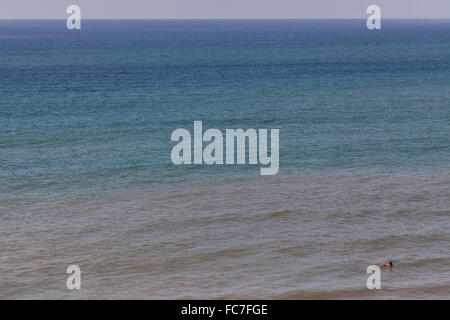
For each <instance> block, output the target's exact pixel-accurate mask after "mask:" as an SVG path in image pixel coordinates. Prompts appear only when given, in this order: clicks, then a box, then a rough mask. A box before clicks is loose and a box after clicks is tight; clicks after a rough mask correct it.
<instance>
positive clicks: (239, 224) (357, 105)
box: [0, 20, 450, 299]
mask: <svg viewBox="0 0 450 320" xmlns="http://www.w3.org/2000/svg"><path fill="white" fill-rule="evenodd" d="M199 120H201V121H202V122H203V127H204V129H205V130H206V129H209V128H217V129H219V130H222V131H223V132H225V130H226V129H228V128H233V129H234V128H242V129H248V128H267V129H279V130H280V131H279V132H280V137H279V140H280V146H279V152H280V164H279V173H278V174H277V175H274V176H260V173H259V168H260V166H259V165H250V164H246V165H211V166H209V165H206V164H203V165H181V166H178V165H174V164H173V163H172V161H171V150H172V148H173V147H174V145H175V144H176V143H175V142H172V141H171V133H172V132H173V131H174V130H175V129H178V128H185V129H187V130H190V131H191V132H192V130H193V124H194V121H199ZM0 179H1V182H2V183H1V184H0V235H1V237H0V252H1V254H0V268H1V270H2V272H0V298H3V299H5V298H8V299H30V298H32V299H35V298H37V299H45V298H56V299H112V298H120V299H131V298H136V299H163V298H175V299H183V298H192V299H210V298H212V299H219V298H225V299H231V298H238V299H256V298H263V299H311V298H314V299H352V298H357V299H390V298H394V299H398V298H406V299H424V298H437V299H448V298H450V267H449V262H450V251H449V240H450V232H449V223H450V221H449V214H450V20H383V22H382V29H381V30H376V31H374V30H368V29H367V28H366V25H365V21H364V20H83V22H82V29H81V30H67V28H66V26H65V21H63V20H0ZM389 260H392V261H393V262H394V268H392V269H390V268H389V269H383V270H382V275H381V276H382V279H381V281H382V282H381V285H382V289H381V290H368V289H367V287H366V280H367V278H368V276H369V274H367V273H366V269H367V267H368V266H369V265H373V264H380V263H382V262H387V261H389ZM72 264H76V265H78V266H80V268H81V272H82V284H81V285H82V289H81V290H68V289H67V288H66V278H67V276H68V275H67V274H66V273H65V271H66V268H67V267H68V266H69V265H72Z"/></svg>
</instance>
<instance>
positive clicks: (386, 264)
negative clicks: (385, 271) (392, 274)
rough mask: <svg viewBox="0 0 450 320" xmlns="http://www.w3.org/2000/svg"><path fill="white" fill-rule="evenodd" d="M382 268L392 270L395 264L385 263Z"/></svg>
mask: <svg viewBox="0 0 450 320" xmlns="http://www.w3.org/2000/svg"><path fill="white" fill-rule="evenodd" d="M382 266H383V267H389V268H392V267H393V266H394V264H393V263H392V261H389V263H383V264H382Z"/></svg>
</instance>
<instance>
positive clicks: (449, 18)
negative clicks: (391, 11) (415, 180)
mask: <svg viewBox="0 0 450 320" xmlns="http://www.w3.org/2000/svg"><path fill="white" fill-rule="evenodd" d="M66 19H67V17H65V18H0V20H34V21H35V20H66ZM366 19H367V18H82V20H366ZM382 20H450V17H447V18H423V17H422V18H395V17H393V18H382Z"/></svg>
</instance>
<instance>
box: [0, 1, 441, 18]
mask: <svg viewBox="0 0 450 320" xmlns="http://www.w3.org/2000/svg"><path fill="white" fill-rule="evenodd" d="M70 4H76V5H79V6H80V7H81V14H82V18H365V17H366V14H365V11H366V8H367V7H368V6H369V5H371V4H377V5H379V6H380V7H381V14H382V18H450V0H69V1H67V0H0V19H11V18H26V19H29V18H40V19H42V18H52V19H65V18H66V17H67V16H68V15H67V14H66V8H67V6H68V5H70Z"/></svg>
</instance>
